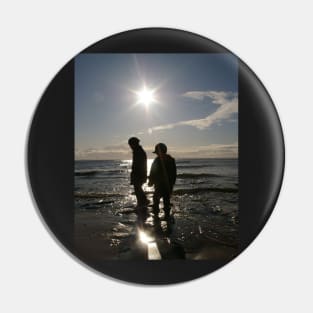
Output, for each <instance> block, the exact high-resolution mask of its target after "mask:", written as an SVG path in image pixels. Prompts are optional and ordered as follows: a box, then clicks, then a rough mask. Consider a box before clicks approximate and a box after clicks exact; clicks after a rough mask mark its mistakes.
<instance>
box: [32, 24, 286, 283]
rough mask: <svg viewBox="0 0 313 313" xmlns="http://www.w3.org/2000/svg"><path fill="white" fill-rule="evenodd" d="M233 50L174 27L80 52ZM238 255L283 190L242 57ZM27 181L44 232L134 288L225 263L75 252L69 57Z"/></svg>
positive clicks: (273, 128) (262, 105)
mask: <svg viewBox="0 0 313 313" xmlns="http://www.w3.org/2000/svg"><path fill="white" fill-rule="evenodd" d="M105 52H119V53H156V52H159V53H180V52H181V53H182V52H183V53H192V52H197V53H230V51H228V50H227V49H225V48H224V47H222V46H220V45H218V44H217V43H215V42H213V41H211V40H208V39H206V38H203V37H201V36H198V35H195V34H192V33H188V32H183V31H179V30H173V29H164V28H162V29H159V28H150V29H139V30H133V31H129V32H125V33H120V34H117V35H115V36H112V37H109V38H107V39H104V40H102V41H99V42H97V43H96V44H94V45H92V46H90V47H89V48H87V49H85V50H84V51H83V53H105ZM238 93H239V223H240V227H239V232H240V251H242V250H244V249H245V248H246V247H247V246H248V245H249V244H250V243H251V242H252V241H253V239H254V238H255V237H256V236H257V235H258V233H259V232H260V231H261V230H262V228H263V226H264V225H265V223H266V221H267V219H268V218H269V216H270V214H271V212H272V210H273V208H274V205H275V202H276V200H277V197H278V193H279V190H280V187H281V182H282V177H283V170H284V142H283V135H282V129H281V125H280V122H279V119H278V116H277V113H276V110H275V108H274V105H273V103H272V100H271V98H270V97H269V95H268V93H267V92H266V90H265V88H264V87H263V85H262V84H261V82H260V81H259V80H258V78H257V77H256V76H255V74H254V73H253V72H252V71H251V70H250V69H249V68H248V67H247V65H246V64H244V63H243V62H242V61H241V60H239V91H238ZM28 170H29V180H30V183H31V187H32V191H33V195H34V198H35V200H36V203H37V205H38V208H39V210H40V212H41V214H42V216H43V218H44V220H45V221H46V223H47V225H48V226H49V228H50V229H51V230H52V232H53V233H54V234H55V236H56V237H57V238H58V240H59V241H60V242H62V244H63V245H64V246H65V247H66V248H67V249H68V250H69V251H70V252H71V253H72V254H74V255H75V256H76V257H78V258H80V259H81V260H82V261H84V262H86V263H87V264H88V265H89V266H91V267H93V268H95V269H96V270H98V271H100V272H102V273H105V274H108V275H111V276H113V277H115V278H118V279H122V280H127V281H131V282H137V283H148V284H166V283H175V282H182V281H186V280H190V279H194V278H197V277H199V276H202V275H204V274H207V273H210V272H212V271H214V270H215V269H217V268H219V267H221V266H223V265H224V263H223V262H216V263H212V262H208V261H189V260H188V261H186V260H168V261H161V262H160V261H105V262H101V263H97V264H94V263H93V264H91V263H88V262H87V261H86V260H84V259H82V258H81V257H80V256H79V255H78V254H77V253H76V252H75V246H74V244H73V228H74V199H73V186H74V175H73V173H74V59H72V60H71V61H70V62H69V63H67V64H66V65H65V66H64V67H63V68H62V69H61V71H60V72H59V73H58V74H57V75H56V76H55V78H54V79H53V80H52V82H51V83H50V85H49V86H48V87H47V89H46V91H45V92H44V94H43V96H42V98H41V100H40V103H39V105H38V107H37V110H36V112H35V115H34V118H33V121H32V126H31V129H30V133H29V142H28Z"/></svg>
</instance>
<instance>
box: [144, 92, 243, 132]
mask: <svg viewBox="0 0 313 313" xmlns="http://www.w3.org/2000/svg"><path fill="white" fill-rule="evenodd" d="M182 96H183V97H185V98H190V99H194V100H198V101H201V100H204V99H205V98H209V99H211V101H212V103H214V104H216V105H217V109H216V111H214V112H213V113H212V114H210V115H208V116H206V117H204V118H201V119H194V120H187V121H180V122H176V123H171V124H164V125H159V126H155V127H152V128H150V129H149V132H150V133H151V132H152V131H158V130H164V129H172V128H174V127H177V126H182V125H188V126H193V127H196V128H198V129H205V128H209V127H210V126H212V125H213V124H216V123H219V122H220V121H222V120H227V119H230V118H231V117H232V116H233V114H234V113H237V112H238V94H237V93H234V92H225V91H188V92H186V93H184V94H183V95H182Z"/></svg>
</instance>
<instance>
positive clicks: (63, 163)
mask: <svg viewBox="0 0 313 313" xmlns="http://www.w3.org/2000/svg"><path fill="white" fill-rule="evenodd" d="M28 140H29V141H28V171H29V180H30V183H31V188H32V192H33V196H34V198H35V201H36V203H37V206H38V208H39V210H40V213H41V214H42V216H43V218H44V220H45V222H46V224H47V225H48V227H49V228H50V229H51V231H52V232H53V233H54V235H55V236H56V237H57V239H58V240H59V241H60V242H61V243H62V244H63V245H64V246H65V248H66V249H67V250H69V251H70V252H71V254H73V255H74V256H75V257H77V258H78V259H80V260H81V261H82V262H83V263H85V264H87V265H88V266H89V267H91V268H93V269H96V270H97V271H99V272H102V273H104V274H106V275H110V276H112V277H114V278H118V279H120V280H125V281H129V282H136V283H144V284H170V283H177V282H183V281H188V280H191V279H194V278H197V277H200V276H202V275H205V274H208V273H211V272H212V271H214V270H216V269H218V268H220V267H222V266H223V265H225V264H226V263H228V262H230V261H231V260H232V259H233V258H235V257H236V256H238V255H239V254H240V253H241V252H242V251H243V250H244V249H245V248H246V247H247V246H248V245H249V244H250V243H251V242H252V241H253V240H254V238H255V237H256V236H257V235H258V234H259V232H260V231H261V230H262V228H263V226H264V225H265V223H266V221H267V219H268V218H269V216H270V214H271V212H272V210H273V208H274V205H275V202H276V199H277V197H278V193H279V190H280V187H281V182H282V177H283V170H284V142H283V135H282V129H281V125H280V122H279V119H278V116H277V113H276V110H275V108H274V105H273V103H272V101H271V98H270V96H269V95H268V93H267V92H266V90H265V88H264V87H263V85H262V84H261V82H260V81H259V80H258V78H257V77H256V76H255V74H254V73H253V72H252V71H251V70H250V69H249V68H248V66H247V65H246V64H244V63H243V62H242V61H241V60H240V59H239V58H238V57H236V56H235V55H234V54H232V53H231V52H230V51H228V50H227V49H225V48H224V47H222V46H220V45H219V44H217V43H215V42H213V41H211V40H209V39H206V38H203V37H201V36H198V35H195V34H192V33H188V32H184V31H180V30H173V29H162V28H149V29H139V30H132V31H128V32H125V33H121V34H117V35H114V36H112V37H109V38H107V39H104V40H102V41H99V42H97V43H96V44H94V45H92V46H90V47H89V48H87V49H85V50H84V51H82V52H81V53H80V54H78V55H77V56H76V57H75V58H73V59H72V60H70V61H69V62H68V63H67V64H66V65H65V66H64V67H63V68H62V69H61V70H60V72H59V73H58V74H57V75H56V76H55V78H54V79H53V80H52V81H51V83H50V84H49V86H48V87H47V89H46V90H45V92H44V94H43V96H42V98H41V100H40V102H39V104H38V107H37V109H36V112H35V114H34V118H33V121H32V124H31V129H30V134H29V139H28ZM265 252H266V251H265Z"/></svg>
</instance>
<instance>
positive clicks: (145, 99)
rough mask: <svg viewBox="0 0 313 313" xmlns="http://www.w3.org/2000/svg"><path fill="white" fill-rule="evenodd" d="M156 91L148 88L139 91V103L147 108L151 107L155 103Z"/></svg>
mask: <svg viewBox="0 0 313 313" xmlns="http://www.w3.org/2000/svg"><path fill="white" fill-rule="evenodd" d="M154 92H155V91H154V90H153V89H148V88H147V87H146V86H145V87H143V88H142V89H141V90H140V91H137V92H136V94H137V97H138V101H137V103H140V104H143V105H145V106H146V107H149V106H150V104H151V103H153V102H155V101H156V99H155V97H154Z"/></svg>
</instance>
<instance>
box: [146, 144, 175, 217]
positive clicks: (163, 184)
mask: <svg viewBox="0 0 313 313" xmlns="http://www.w3.org/2000/svg"><path fill="white" fill-rule="evenodd" d="M153 153H156V154H157V157H156V158H155V159H154V161H153V163H152V166H151V170H150V175H149V186H153V185H154V194H153V213H154V214H155V216H158V214H159V212H160V209H159V204H160V199H161V198H163V204H164V208H163V210H164V213H165V218H169V216H170V210H171V206H170V197H171V194H172V192H173V187H174V184H175V181H176V164H175V159H174V158H172V157H171V156H170V155H169V154H167V147H166V145H165V144H164V143H158V144H157V145H156V146H155V149H154V151H153Z"/></svg>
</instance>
